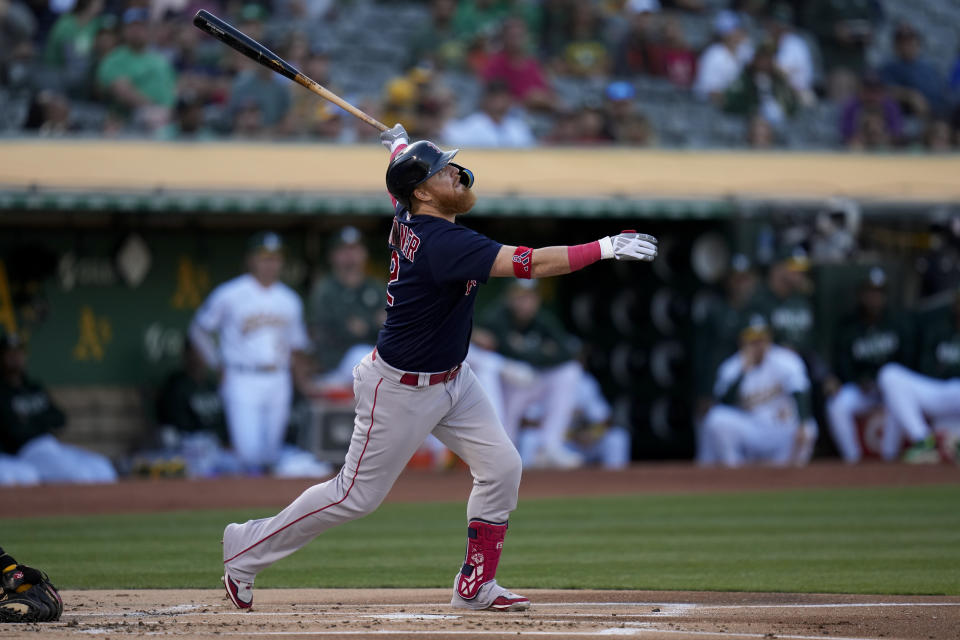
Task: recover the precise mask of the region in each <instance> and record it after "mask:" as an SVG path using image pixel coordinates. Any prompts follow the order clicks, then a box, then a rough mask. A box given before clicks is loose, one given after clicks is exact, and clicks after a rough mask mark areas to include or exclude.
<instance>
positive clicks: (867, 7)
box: [804, 0, 882, 74]
mask: <svg viewBox="0 0 960 640" xmlns="http://www.w3.org/2000/svg"><path fill="white" fill-rule="evenodd" d="M804 10H805V11H806V15H805V17H806V23H807V28H808V29H810V30H811V31H812V32H813V33H814V34H815V35H816V37H817V42H818V44H819V45H820V53H821V56H822V57H823V64H824V67H826V70H827V71H828V72H830V71H833V70H834V69H837V68H841V67H842V68H846V69H849V70H851V71H853V72H854V73H857V74H860V73H862V72H863V71H864V68H865V66H866V49H867V46H868V45H869V44H870V42H871V41H872V40H873V37H874V32H875V29H876V26H877V23H878V22H879V21H880V18H881V17H882V12H881V9H880V5H879V3H878V2H877V0H843V1H842V2H837V0H809V1H808V2H806V3H804Z"/></svg>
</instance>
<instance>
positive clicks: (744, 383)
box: [698, 316, 817, 467]
mask: <svg viewBox="0 0 960 640" xmlns="http://www.w3.org/2000/svg"><path fill="white" fill-rule="evenodd" d="M714 396H715V397H716V398H717V401H718V404H716V405H714V406H713V408H711V409H710V410H709V411H708V412H707V414H706V416H704V419H703V426H702V428H701V434H700V439H701V442H700V443H699V447H698V448H699V452H698V462H699V463H700V464H704V465H717V464H718V465H723V466H727V467H737V466H740V465H743V464H750V463H768V464H773V465H788V464H804V463H806V462H807V461H808V460H809V459H810V455H811V453H812V451H813V444H814V442H815V440H816V434H817V427H816V423H815V422H814V420H813V418H812V417H811V414H810V380H809V379H808V378H807V371H806V367H805V366H804V364H803V360H802V359H801V358H800V356H798V355H797V354H796V353H795V352H794V351H791V350H790V349H786V348H784V347H780V346H777V345H775V344H773V343H772V342H771V338H770V328H769V326H768V325H767V323H766V320H764V318H763V317H762V316H753V317H751V318H750V322H749V324H748V325H747V326H746V327H745V328H744V329H743V330H742V331H741V332H740V350H739V351H738V352H737V353H735V354H733V355H732V356H730V357H729V358H727V359H726V360H725V361H724V362H723V364H721V365H720V369H719V371H718V373H717V382H716V386H715V387H714Z"/></svg>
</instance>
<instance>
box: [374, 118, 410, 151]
mask: <svg viewBox="0 0 960 640" xmlns="http://www.w3.org/2000/svg"><path fill="white" fill-rule="evenodd" d="M380 142H381V143H382V144H383V146H385V147H386V148H387V151H389V152H390V153H393V152H394V150H395V149H396V148H397V147H399V146H400V145H402V144H410V136H408V135H407V130H406V129H404V128H403V125H402V124H399V123H398V124H395V125H393V126H392V127H390V128H389V129H387V130H386V131H384V132H382V133H381V134H380Z"/></svg>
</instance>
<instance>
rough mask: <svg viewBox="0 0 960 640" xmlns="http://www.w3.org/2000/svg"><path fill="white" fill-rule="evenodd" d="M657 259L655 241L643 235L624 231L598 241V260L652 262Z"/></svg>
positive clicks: (651, 237)
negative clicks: (613, 259) (612, 259)
mask: <svg viewBox="0 0 960 640" xmlns="http://www.w3.org/2000/svg"><path fill="white" fill-rule="evenodd" d="M656 257H657V239H656V238H654V237H653V236H648V235H647V234H645V233H637V232H636V231H624V232H623V233H618V234H617V235H615V236H607V237H606V238H602V239H601V240H600V258H601V259H602V260H607V259H609V258H616V259H617V260H643V261H644V262H652V261H653V259H654V258H656Z"/></svg>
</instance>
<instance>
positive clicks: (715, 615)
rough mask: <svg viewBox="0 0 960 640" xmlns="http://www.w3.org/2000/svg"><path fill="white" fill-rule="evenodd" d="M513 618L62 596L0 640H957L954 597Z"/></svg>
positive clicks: (440, 598) (211, 597)
mask: <svg viewBox="0 0 960 640" xmlns="http://www.w3.org/2000/svg"><path fill="white" fill-rule="evenodd" d="M521 591H522V593H524V594H525V595H527V596H529V597H530V599H531V600H532V602H533V606H532V607H531V608H530V610H529V611H524V612H520V613H499V612H464V611H461V610H454V609H452V608H450V606H449V605H447V604H446V602H447V601H448V599H449V597H450V593H449V591H448V590H446V589H258V590H256V591H255V601H254V608H253V610H251V611H238V610H237V609H234V608H233V606H232V605H231V604H230V603H229V602H228V601H227V600H226V597H225V596H224V594H223V592H222V591H220V590H209V589H208V590H132V591H64V592H63V594H62V595H63V597H64V603H65V607H64V614H63V618H62V619H61V620H60V621H59V622H56V623H47V624H21V625H0V639H2V638H29V637H36V638H38V639H39V638H43V639H46V638H52V639H56V638H124V637H126V638H129V637H131V636H133V637H147V636H169V637H176V638H178V639H181V638H182V639H191V638H198V639H199V638H233V637H236V638H259V637H264V638H267V637H269V638H291V639H297V638H337V637H344V638H362V637H366V636H369V637H374V636H376V637H383V636H388V637H390V638H397V639H405V638H429V637H437V638H484V639H491V640H494V639H497V638H508V637H509V638H516V637H518V636H520V637H524V636H529V637H536V638H592V637H600V636H637V637H641V638H649V639H656V638H664V639H667V638H669V639H670V640H686V639H690V640H694V639H696V640H709V639H711V638H724V639H730V640H735V639H738V638H762V639H772V638H791V639H798V640H821V639H823V640H828V639H829V640H841V639H843V638H847V639H851V640H852V639H856V640H866V639H871V640H881V639H882V640H889V639H890V638H904V639H906V638H910V639H918V640H939V639H941V638H943V639H945V640H946V639H948V638H949V639H956V638H958V637H960V635H958V631H957V629H960V598H958V597H936V596H853V595H824V594H777V593H717V592H679V591H672V592H668V591H555V590H538V589H532V590H531V589H524V590H521Z"/></svg>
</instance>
